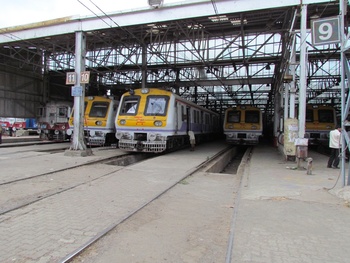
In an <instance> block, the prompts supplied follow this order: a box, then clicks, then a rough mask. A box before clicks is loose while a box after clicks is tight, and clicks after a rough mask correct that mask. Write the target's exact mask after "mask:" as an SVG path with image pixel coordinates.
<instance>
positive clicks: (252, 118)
mask: <svg viewBox="0 0 350 263" xmlns="http://www.w3.org/2000/svg"><path fill="white" fill-rule="evenodd" d="M259 121H260V120H259V112H258V111H249V110H247V111H246V112H245V122H247V123H259Z"/></svg>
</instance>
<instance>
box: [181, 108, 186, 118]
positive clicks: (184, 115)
mask: <svg viewBox="0 0 350 263" xmlns="http://www.w3.org/2000/svg"><path fill="white" fill-rule="evenodd" d="M181 115H182V121H187V113H186V109H185V107H184V106H183V105H181Z"/></svg>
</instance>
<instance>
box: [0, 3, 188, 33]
mask: <svg viewBox="0 0 350 263" xmlns="http://www.w3.org/2000/svg"><path fill="white" fill-rule="evenodd" d="M176 2H183V0H182V1H179V0H164V4H165V5H166V4H171V3H176ZM145 7H148V0H129V1H124V0H114V1H112V0H35V1H28V0H11V1H2V3H1V16H0V28H4V27H12V26H18V25H24V24H29V23H35V22H40V21H45V20H51V19H56V18H61V17H66V16H74V17H84V16H91V15H94V13H95V14H101V13H103V12H104V13H111V12H115V11H122V10H133V9H139V8H145ZM100 9H101V10H102V11H103V12H101V10H100Z"/></svg>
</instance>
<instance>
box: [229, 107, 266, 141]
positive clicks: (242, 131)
mask: <svg viewBox="0 0 350 263" xmlns="http://www.w3.org/2000/svg"><path fill="white" fill-rule="evenodd" d="M223 125H224V127H223V128H224V134H225V136H226V142H227V143H229V144H237V145H255V144H258V143H259V139H260V137H261V136H262V134H263V120H262V112H261V110H260V109H259V108H257V107H252V106H237V107H233V108H228V109H226V111H225V117H224V124H223Z"/></svg>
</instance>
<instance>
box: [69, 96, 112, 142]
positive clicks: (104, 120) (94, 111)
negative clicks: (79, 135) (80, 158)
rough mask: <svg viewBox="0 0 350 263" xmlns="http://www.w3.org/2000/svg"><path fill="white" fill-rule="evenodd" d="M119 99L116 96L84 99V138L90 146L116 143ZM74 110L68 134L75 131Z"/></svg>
mask: <svg viewBox="0 0 350 263" xmlns="http://www.w3.org/2000/svg"><path fill="white" fill-rule="evenodd" d="M118 105H119V101H118V100H116V99H114V97H107V96H87V97H85V99H84V139H85V142H86V144H87V145H89V146H108V145H111V144H116V143H117V139H116V137H115V124H114V122H115V117H116V114H117V109H118ZM73 124H74V112H73V113H72V115H71V117H70V119H69V126H70V128H69V130H68V134H70V135H71V134H72V133H73Z"/></svg>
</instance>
